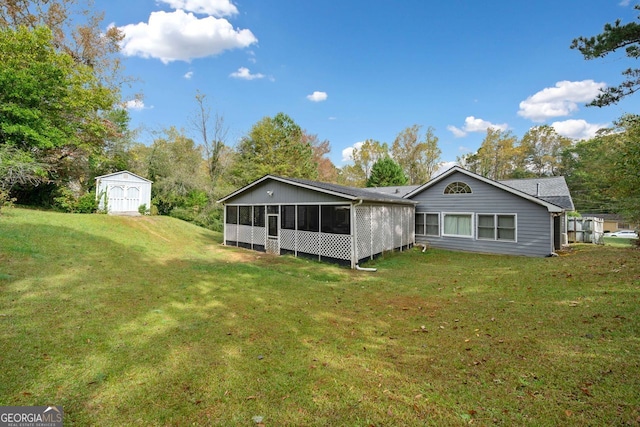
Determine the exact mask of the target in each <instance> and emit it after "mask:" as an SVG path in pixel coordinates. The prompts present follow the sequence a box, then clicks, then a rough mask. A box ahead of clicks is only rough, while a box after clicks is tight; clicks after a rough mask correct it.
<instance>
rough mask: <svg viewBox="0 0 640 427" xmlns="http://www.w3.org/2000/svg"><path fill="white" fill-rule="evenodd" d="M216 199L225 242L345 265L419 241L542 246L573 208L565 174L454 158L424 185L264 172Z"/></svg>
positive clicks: (493, 248)
mask: <svg viewBox="0 0 640 427" xmlns="http://www.w3.org/2000/svg"><path fill="white" fill-rule="evenodd" d="M218 202H219V203H223V204H224V212H225V214H224V217H225V218H224V222H225V225H224V243H225V245H232V246H240V247H245V248H248V249H253V250H258V251H265V252H268V253H273V254H287V253H288V254H293V255H295V256H307V257H313V258H315V259H318V260H330V261H338V262H340V263H344V264H348V265H350V266H351V267H352V268H354V267H356V266H357V264H358V263H359V262H362V261H363V260H366V259H371V258H373V257H374V256H376V255H377V254H380V253H382V252H384V251H388V250H394V249H400V250H402V249H404V248H408V247H411V246H413V245H414V244H416V243H422V244H428V245H430V246H432V247H437V248H443V249H451V250H460V251H473V252H485V253H496V254H509V255H527V256H549V255H551V254H553V253H554V252H555V251H556V250H557V249H560V247H561V246H562V244H563V243H565V242H566V237H565V238H563V236H566V234H565V233H566V229H567V221H566V212H567V211H571V210H573V202H572V200H571V195H570V194H569V189H568V187H567V185H566V182H565V181H564V178H562V177H551V178H535V179H524V180H509V181H500V182H499V181H494V180H491V179H488V178H485V177H483V176H480V175H477V174H474V173H472V172H469V171H467V170H465V169H463V168H460V167H458V166H454V167H453V168H451V169H449V170H447V171H446V172H445V173H443V174H441V175H439V176H437V177H436V178H434V179H432V180H430V181H429V182H427V183H426V184H424V185H422V186H397V187H384V188H352V187H344V186H340V185H334V184H327V183H322V182H316V181H309V180H303V179H294V178H282V177H277V176H272V175H267V176H264V177H262V178H260V179H258V180H256V181H254V182H252V183H250V184H248V185H247V186H245V187H243V188H241V189H239V190H237V191H235V192H233V193H231V194H229V195H228V196H226V197H224V198H222V199H220V200H218Z"/></svg>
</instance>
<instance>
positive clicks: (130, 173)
mask: <svg viewBox="0 0 640 427" xmlns="http://www.w3.org/2000/svg"><path fill="white" fill-rule="evenodd" d="M125 173H128V174H129V175H131V176H135V177H136V178H139V179H141V180H143V181H147V182H153V181H151V180H149V179H147V178H143V177H141V176H140V175H136V174H135V173H133V172H129V171H118V172H113V173H108V174H106V175H100V176H96V178H95V179H96V180H98V179H102V178H110V177H112V176H116V175H121V174H125Z"/></svg>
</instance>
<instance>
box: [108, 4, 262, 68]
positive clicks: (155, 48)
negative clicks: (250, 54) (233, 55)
mask: <svg viewBox="0 0 640 427" xmlns="http://www.w3.org/2000/svg"><path fill="white" fill-rule="evenodd" d="M119 28H120V30H122V31H123V32H124V34H125V37H124V40H123V41H122V53H123V54H125V55H127V56H141V57H143V58H158V59H160V60H161V61H162V62H164V63H165V64H167V63H169V62H172V61H187V62H188V61H191V60H192V59H194V58H203V57H206V56H212V55H217V54H219V53H222V52H224V51H225V50H231V49H239V48H245V47H247V46H250V45H252V44H254V43H257V41H258V39H257V38H256V37H255V36H254V35H253V33H252V32H251V31H250V30H247V29H244V30H241V29H234V28H233V26H232V25H231V24H230V23H229V21H227V20H226V19H223V18H215V17H213V16H207V17H206V18H202V19H199V18H197V17H196V16H194V14H193V13H186V12H185V11H183V10H176V11H174V12H163V11H158V12H152V13H151V15H149V22H148V23H145V22H140V23H138V24H129V25H125V26H123V27H119Z"/></svg>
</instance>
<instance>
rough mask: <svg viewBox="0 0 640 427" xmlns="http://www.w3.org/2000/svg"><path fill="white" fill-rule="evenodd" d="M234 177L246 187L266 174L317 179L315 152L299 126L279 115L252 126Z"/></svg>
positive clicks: (266, 118) (238, 149) (286, 117)
mask: <svg viewBox="0 0 640 427" xmlns="http://www.w3.org/2000/svg"><path fill="white" fill-rule="evenodd" d="M237 154H238V155H237V160H236V163H235V167H234V172H233V174H234V176H235V177H236V180H237V184H239V185H244V184H247V183H249V182H251V181H253V180H255V179H258V178H260V177H262V176H264V175H267V174H274V175H280V176H286V177H290V178H307V179H316V178H317V176H318V168H317V165H316V163H315V162H314V158H313V149H312V147H311V144H310V143H309V141H306V140H305V138H304V133H303V131H302V129H301V128H300V126H298V125H297V124H296V122H294V121H293V119H292V118H291V117H289V116H288V115H286V114H284V113H278V114H276V115H275V116H274V117H265V118H263V119H262V120H260V121H259V122H258V123H256V124H255V125H253V127H252V128H251V130H250V131H249V133H248V134H247V136H245V137H244V138H242V141H240V144H239V145H238V148H237Z"/></svg>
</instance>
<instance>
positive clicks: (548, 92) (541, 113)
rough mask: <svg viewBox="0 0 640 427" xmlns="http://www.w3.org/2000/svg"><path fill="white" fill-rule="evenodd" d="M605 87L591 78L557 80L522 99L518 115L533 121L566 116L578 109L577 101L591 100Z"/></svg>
mask: <svg viewBox="0 0 640 427" xmlns="http://www.w3.org/2000/svg"><path fill="white" fill-rule="evenodd" d="M605 87H606V84H605V83H603V82H601V83H597V82H594V81H593V80H582V81H580V82H570V81H567V80H564V81H561V82H557V83H556V85H555V86H554V87H548V88H545V89H542V90H541V91H540V92H538V93H536V94H534V95H531V96H530V97H528V98H527V99H525V100H524V101H522V102H521V103H520V111H518V115H519V116H522V117H524V118H526V119H530V120H533V121H534V122H543V121H545V120H547V119H550V118H552V117H564V116H568V115H570V114H571V113H573V112H574V111H576V110H577V109H578V102H590V101H592V100H593V99H594V98H595V97H596V96H598V94H599V93H600V90H601V89H604V88H605Z"/></svg>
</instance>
